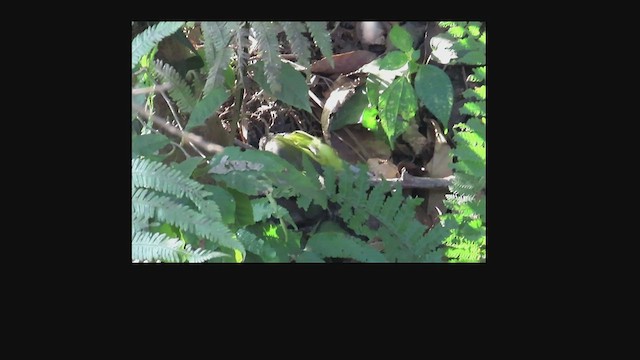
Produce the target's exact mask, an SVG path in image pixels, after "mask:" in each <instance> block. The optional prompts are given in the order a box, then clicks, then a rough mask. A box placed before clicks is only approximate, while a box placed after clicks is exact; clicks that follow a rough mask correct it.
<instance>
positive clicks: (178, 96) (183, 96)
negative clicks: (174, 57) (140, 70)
mask: <svg viewBox="0 0 640 360" xmlns="http://www.w3.org/2000/svg"><path fill="white" fill-rule="evenodd" d="M155 65H156V66H155V67H156V74H157V76H158V77H159V78H160V80H162V82H165V83H167V82H168V83H170V84H171V88H170V89H169V95H171V98H172V99H173V100H175V102H176V103H177V104H178V108H179V109H180V111H182V112H186V113H190V112H192V111H193V108H194V107H195V106H196V98H195V96H193V92H192V91H191V88H190V87H189V85H187V83H186V82H185V81H184V79H183V78H182V76H181V75H180V74H178V72H177V71H176V69H174V68H173V66H171V65H170V64H165V63H163V62H162V60H160V59H158V60H156V61H155Z"/></svg>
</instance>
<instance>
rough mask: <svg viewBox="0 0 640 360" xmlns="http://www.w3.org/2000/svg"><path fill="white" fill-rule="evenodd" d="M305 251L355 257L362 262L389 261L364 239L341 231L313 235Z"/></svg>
mask: <svg viewBox="0 0 640 360" xmlns="http://www.w3.org/2000/svg"><path fill="white" fill-rule="evenodd" d="M305 251H309V252H312V253H315V254H317V255H320V256H322V257H337V258H346V259H354V260H357V261H360V262H367V263H370V262H377V263H380V262H387V260H386V259H385V257H384V255H382V254H381V253H379V252H378V251H377V250H376V249H374V248H373V247H371V246H369V245H367V244H366V243H365V242H364V241H362V240H360V239H358V238H355V237H353V236H349V235H347V234H344V233H339V232H321V233H317V234H315V235H313V236H312V237H311V238H310V239H309V242H307V246H306V248H305Z"/></svg>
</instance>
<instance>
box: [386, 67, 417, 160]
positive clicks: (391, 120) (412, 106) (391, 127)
mask: <svg viewBox="0 0 640 360" xmlns="http://www.w3.org/2000/svg"><path fill="white" fill-rule="evenodd" d="M378 109H379V111H380V114H379V115H380V122H381V124H382V128H383V129H384V132H385V134H386V135H387V139H388V140H389V144H390V145H391V147H392V148H393V145H394V142H395V139H396V138H397V137H398V136H399V135H400V134H402V132H404V130H405V129H406V128H407V127H408V126H409V121H408V120H410V119H411V118H412V117H413V116H414V115H415V113H416V111H417V110H418V102H417V99H416V95H415V93H414V91H413V87H412V86H411V84H410V83H409V81H408V80H407V78H405V77H399V78H396V79H395V80H393V82H392V83H391V85H389V87H388V88H387V89H386V90H385V91H384V92H383V93H382V94H381V95H380V100H379V103H378ZM398 115H400V116H402V118H403V119H404V120H399V119H398Z"/></svg>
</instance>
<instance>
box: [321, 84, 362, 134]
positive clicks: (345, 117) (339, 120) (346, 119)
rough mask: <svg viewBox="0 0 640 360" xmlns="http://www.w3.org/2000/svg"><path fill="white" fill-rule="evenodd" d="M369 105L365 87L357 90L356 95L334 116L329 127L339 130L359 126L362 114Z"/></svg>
mask: <svg viewBox="0 0 640 360" xmlns="http://www.w3.org/2000/svg"><path fill="white" fill-rule="evenodd" d="M368 105H369V100H368V99H367V95H366V94H365V87H364V86H361V87H359V88H357V89H356V93H355V94H354V95H353V96H351V97H350V98H349V100H347V101H346V102H345V103H344V104H343V105H342V106H341V107H340V110H338V111H337V112H336V113H335V115H333V120H332V121H331V124H330V125H329V129H330V130H338V129H340V128H343V127H345V126H347V125H351V124H357V123H358V122H360V116H362V112H363V111H364V109H365V108H367V106H368Z"/></svg>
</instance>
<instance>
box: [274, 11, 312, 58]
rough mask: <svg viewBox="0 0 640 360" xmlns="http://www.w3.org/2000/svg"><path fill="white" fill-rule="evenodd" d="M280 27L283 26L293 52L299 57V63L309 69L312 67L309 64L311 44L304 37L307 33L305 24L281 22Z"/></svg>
mask: <svg viewBox="0 0 640 360" xmlns="http://www.w3.org/2000/svg"><path fill="white" fill-rule="evenodd" d="M280 25H282V28H283V29H284V32H285V34H286V35H287V40H289V43H290V44H291V52H292V53H294V54H296V55H297V56H298V61H297V63H298V64H300V65H302V66H304V67H305V68H307V69H308V68H309V66H310V65H311V64H310V63H309V59H310V58H311V44H310V43H309V40H308V39H307V38H306V37H305V36H304V35H303V33H305V32H307V28H306V27H305V25H304V23H301V22H299V21H281V22H280Z"/></svg>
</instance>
